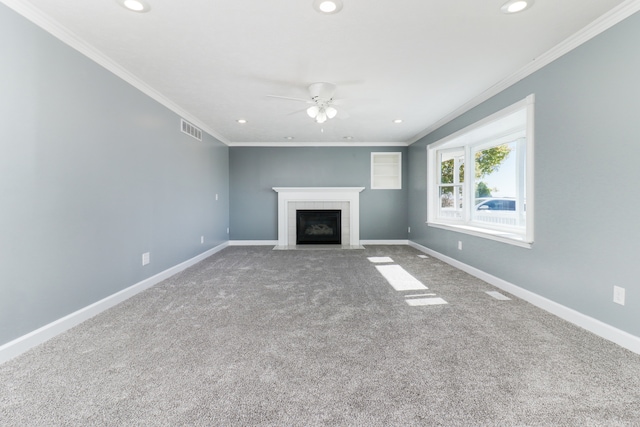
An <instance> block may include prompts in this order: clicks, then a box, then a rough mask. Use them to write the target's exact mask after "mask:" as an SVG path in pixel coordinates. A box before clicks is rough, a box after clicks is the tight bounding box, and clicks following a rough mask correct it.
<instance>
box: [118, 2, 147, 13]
mask: <svg viewBox="0 0 640 427" xmlns="http://www.w3.org/2000/svg"><path fill="white" fill-rule="evenodd" d="M116 2H117V3H118V4H119V5H120V6H122V7H124V8H125V9H127V10H130V11H132V12H139V13H145V12H149V11H150V10H151V6H149V3H147V2H146V1H144V0H116Z"/></svg>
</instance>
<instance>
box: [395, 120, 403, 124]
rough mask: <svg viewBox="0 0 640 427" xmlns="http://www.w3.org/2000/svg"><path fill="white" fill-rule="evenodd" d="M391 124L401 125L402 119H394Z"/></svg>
mask: <svg viewBox="0 0 640 427" xmlns="http://www.w3.org/2000/svg"><path fill="white" fill-rule="evenodd" d="M393 123H396V124H398V123H402V119H395V120H394V121H393Z"/></svg>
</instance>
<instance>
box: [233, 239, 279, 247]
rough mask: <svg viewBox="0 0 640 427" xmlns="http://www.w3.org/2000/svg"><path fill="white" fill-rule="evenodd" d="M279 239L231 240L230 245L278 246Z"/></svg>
mask: <svg viewBox="0 0 640 427" xmlns="http://www.w3.org/2000/svg"><path fill="white" fill-rule="evenodd" d="M277 245H278V241H277V240H229V246H277Z"/></svg>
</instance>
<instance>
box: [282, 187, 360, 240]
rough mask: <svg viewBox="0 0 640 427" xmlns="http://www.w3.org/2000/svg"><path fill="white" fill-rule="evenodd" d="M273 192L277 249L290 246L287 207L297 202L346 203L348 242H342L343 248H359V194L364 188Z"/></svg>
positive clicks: (295, 188)
mask: <svg viewBox="0 0 640 427" xmlns="http://www.w3.org/2000/svg"><path fill="white" fill-rule="evenodd" d="M273 190H274V191H275V192H276V193H278V246H277V248H286V247H289V246H291V245H290V239H289V229H290V224H289V215H288V212H289V205H290V204H291V203H299V202H325V203H331V202H346V203H348V218H349V241H348V242H344V241H343V246H360V192H362V191H363V190H364V187H273ZM343 223H344V222H343ZM343 240H344V239H343Z"/></svg>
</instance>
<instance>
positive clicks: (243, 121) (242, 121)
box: [236, 119, 247, 125]
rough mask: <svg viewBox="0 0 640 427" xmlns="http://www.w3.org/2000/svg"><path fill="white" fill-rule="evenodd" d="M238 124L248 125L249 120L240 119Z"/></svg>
mask: <svg viewBox="0 0 640 427" xmlns="http://www.w3.org/2000/svg"><path fill="white" fill-rule="evenodd" d="M236 122H238V123H240V124H241V125H243V124H245V123H247V120H246V119H238V120H236Z"/></svg>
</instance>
